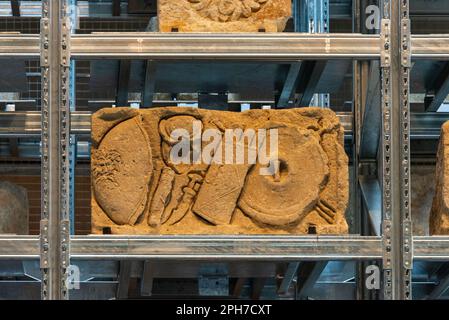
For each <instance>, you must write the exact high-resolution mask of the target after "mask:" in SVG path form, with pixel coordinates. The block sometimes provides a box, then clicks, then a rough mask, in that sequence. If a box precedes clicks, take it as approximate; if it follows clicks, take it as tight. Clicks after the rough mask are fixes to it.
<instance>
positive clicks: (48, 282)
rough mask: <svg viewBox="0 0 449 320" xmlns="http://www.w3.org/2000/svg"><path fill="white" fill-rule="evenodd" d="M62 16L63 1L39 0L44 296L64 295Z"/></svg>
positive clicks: (65, 28) (65, 25)
mask: <svg viewBox="0 0 449 320" xmlns="http://www.w3.org/2000/svg"><path fill="white" fill-rule="evenodd" d="M66 15H67V2H66V0H61V1H59V0H58V1H50V0H43V1H42V19H41V35H40V36H41V51H40V53H41V63H40V65H41V70H42V119H41V121H42V132H41V143H42V161H41V167H42V173H41V179H42V183H41V185H42V187H41V199H42V200H41V203H42V204H41V205H42V211H41V221H40V261H41V269H42V291H41V292H42V298H43V299H45V300H58V299H67V298H68V290H67V287H66V281H65V280H66V278H67V268H68V267H69V265H70V262H69V248H70V222H69V203H70V201H69V170H68V169H69V140H70V105H69V86H70V85H69V75H68V73H69V67H70V21H69V20H68V19H67V16H66Z"/></svg>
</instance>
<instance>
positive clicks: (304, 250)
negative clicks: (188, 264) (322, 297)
mask: <svg viewBox="0 0 449 320" xmlns="http://www.w3.org/2000/svg"><path fill="white" fill-rule="evenodd" d="M408 2H409V1H406V0H405V1H391V0H384V1H382V4H383V7H382V11H383V20H382V26H383V27H382V32H381V34H380V35H367V34H361V33H360V34H357V33H356V34H326V35H322V34H321V35H319V34H317V35H315V34H276V35H267V34H239V35H229V34H188V35H186V34H156V33H96V34H89V35H77V34H73V35H72V34H71V33H70V19H69V15H68V13H67V10H66V5H67V1H65V0H58V1H50V0H43V1H42V4H43V6H42V12H43V13H42V19H41V20H42V27H41V35H40V36H39V35H37V36H35V35H20V34H0V58H31V59H39V58H40V59H41V65H42V83H43V106H42V109H43V116H42V118H41V121H42V130H41V128H37V126H35V127H34V129H32V130H35V131H34V132H33V133H34V134H35V133H37V132H39V133H40V134H41V136H42V142H43V161H42V163H43V164H42V175H43V190H42V191H43V192H42V194H43V199H42V204H43V208H44V209H43V212H42V222H41V227H42V228H41V229H42V230H41V235H40V236H39V237H36V236H29V237H18V236H17V237H14V236H0V259H40V261H41V268H42V271H43V279H44V281H43V285H42V297H43V298H44V299H65V298H68V291H67V288H66V287H65V281H64V279H65V277H67V268H68V266H69V263H70V262H69V259H70V258H76V259H117V260H121V259H162V260H165V259H167V260H179V259H181V260H182V259H192V260H197V259H198V260H216V259H220V260H221V259H225V260H276V261H292V260H293V261H295V260H333V259H339V260H340V259H343V260H345V259H347V260H360V261H363V260H383V263H384V266H383V267H384V277H385V278H384V279H385V286H384V287H385V288H384V289H385V290H384V291H385V292H384V298H387V299H408V298H410V297H411V289H410V275H411V263H412V260H413V258H414V259H417V260H426V261H427V260H429V261H448V260H449V237H413V238H412V237H411V228H409V226H410V209H409V207H408V195H409V192H407V190H409V181H410V179H409V177H408V174H409V168H410V161H409V160H410V158H409V157H410V155H409V149H410V148H409V137H410V134H409V133H410V132H409V131H410V126H409V125H408V124H409V122H410V119H409V116H408V114H409V110H410V108H409V101H408V100H409V99H408V95H409V89H408V79H409V72H410V67H411V61H412V60H415V59H434V60H449V35H431V36H413V35H411V34H410V28H409V19H408V12H409V9H408V6H409V4H408ZM353 41H357V46H354V42H353ZM401 48H402V49H403V50H401ZM404 48H405V49H404ZM71 59H74V60H79V59H154V60H158V59H160V60H184V59H189V60H204V61H210V60H233V61H241V60H260V61H285V62H292V61H298V60H303V59H305V60H307V59H314V60H316V59H352V60H364V61H366V60H373V61H379V62H380V68H381V72H382V84H381V86H382V114H383V116H382V119H383V122H382V135H381V138H382V142H381V143H382V151H383V152H382V158H381V159H382V162H383V166H382V171H381V172H382V173H383V179H384V180H383V185H384V188H383V198H382V199H383V233H382V236H381V237H366V236H363V237H357V236H349V237H327V236H317V237H312V236H307V237H301V236H300V237H287V236H286V237H277V236H276V237H249V236H248V237H244V236H239V237H164V236H161V237H131V236H130V237H112V236H104V237H84V236H72V237H70V236H69V233H68V230H69V228H70V223H69V219H68V211H69V208H68V207H69V205H68V201H69V199H68V192H69V191H68V190H69V188H68V185H67V184H68V171H69V170H68V169H69V168H68V167H69V164H68V158H67V150H68V146H69V145H68V143H69V141H68V140H69V139H68V136H69V134H70V132H71V131H70V124H71V122H73V123H77V121H81V122H82V120H80V118H77V113H74V114H73V115H72V120H71V121H70V120H69V116H70V110H69V109H70V108H69V101H68V100H69V98H68V91H69V90H68V88H69V80H70V77H69V67H70V60H71ZM53 88H57V90H53ZM83 116H86V115H83ZM356 122H357V121H356ZM86 125H87V124H86V122H84V124H83V125H81V127H82V128H81V129H80V132H82V133H87V132H88V129H87V128H86V127H85V126H86ZM83 126H84V127H83ZM75 128H77V126H75ZM25 129H26V128H25ZM76 130H77V129H75V131H72V133H74V132H75V133H77V131H76ZM355 130H357V128H355Z"/></svg>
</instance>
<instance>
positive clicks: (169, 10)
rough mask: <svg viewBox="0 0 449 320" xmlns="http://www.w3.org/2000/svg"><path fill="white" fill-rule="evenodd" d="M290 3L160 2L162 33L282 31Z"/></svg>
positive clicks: (256, 0) (281, 0)
mask: <svg viewBox="0 0 449 320" xmlns="http://www.w3.org/2000/svg"><path fill="white" fill-rule="evenodd" d="M291 15H292V2H291V0H158V19H159V31H161V32H217V33H220V32H282V31H284V29H285V26H286V24H287V21H288V19H289V18H290V17H291Z"/></svg>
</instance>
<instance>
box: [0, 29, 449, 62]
mask: <svg viewBox="0 0 449 320" xmlns="http://www.w3.org/2000/svg"><path fill="white" fill-rule="evenodd" d="M353 41H357V46H354V42H353ZM71 42H72V43H71V57H72V58H73V59H76V60H82V59H89V60H91V59H145V58H146V59H154V60H158V59H160V60H176V59H189V60H192V59H197V60H207V59H211V60H215V59H225V60H226V59H229V60H234V61H235V60H237V61H238V60H259V61H279V62H282V61H285V62H292V61H295V60H301V59H313V60H316V59H353V60H356V59H360V60H379V59H380V57H381V38H380V36H379V35H375V34H373V35H370V34H351V33H350V34H335V33H332V34H305V33H304V34H301V33H299V34H286V33H280V34H271V35H267V34H258V33H256V34H237V35H230V34H204V33H198V34H195V33H192V34H176V33H173V34H158V33H139V32H135V33H124V32H117V33H116V32H110V33H93V34H73V35H72V37H71ZM0 58H4V59H6V58H7V59H11V58H20V59H39V58H40V36H39V35H31V34H30V35H27V34H18V33H3V34H1V35H0ZM411 58H412V59H413V60H429V59H433V60H449V34H442V35H412V36H411Z"/></svg>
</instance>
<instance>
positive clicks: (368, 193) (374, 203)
mask: <svg viewBox="0 0 449 320" xmlns="http://www.w3.org/2000/svg"><path fill="white" fill-rule="evenodd" d="M359 184H360V189H361V191H362V196H363V202H364V205H365V207H366V209H367V211H368V217H369V220H370V223H371V226H372V230H374V235H376V236H381V225H382V191H381V188H380V184H379V180H377V178H375V177H365V176H362V177H360V178H359Z"/></svg>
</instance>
